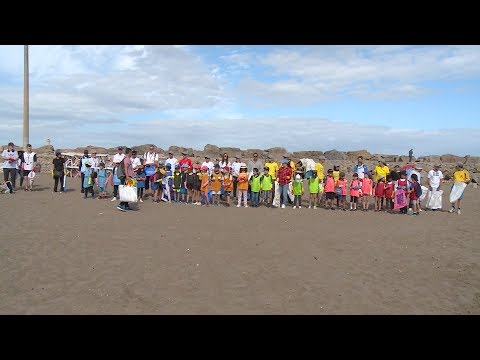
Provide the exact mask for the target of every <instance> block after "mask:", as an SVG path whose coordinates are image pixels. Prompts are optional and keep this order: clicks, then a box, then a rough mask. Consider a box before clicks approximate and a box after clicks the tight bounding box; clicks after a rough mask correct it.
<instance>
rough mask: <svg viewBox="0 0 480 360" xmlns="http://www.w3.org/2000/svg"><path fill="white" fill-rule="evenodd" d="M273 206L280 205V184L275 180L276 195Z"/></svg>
mask: <svg viewBox="0 0 480 360" xmlns="http://www.w3.org/2000/svg"><path fill="white" fill-rule="evenodd" d="M272 206H273V207H278V206H280V186H279V185H278V181H275V196H274V197H273V202H272Z"/></svg>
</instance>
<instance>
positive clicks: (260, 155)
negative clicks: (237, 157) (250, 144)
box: [242, 149, 268, 161]
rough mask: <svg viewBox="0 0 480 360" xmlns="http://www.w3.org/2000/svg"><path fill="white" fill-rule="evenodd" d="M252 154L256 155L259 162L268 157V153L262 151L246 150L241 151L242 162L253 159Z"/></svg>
mask: <svg viewBox="0 0 480 360" xmlns="http://www.w3.org/2000/svg"><path fill="white" fill-rule="evenodd" d="M254 153H257V154H258V158H259V159H260V160H263V159H265V158H266V157H267V155H268V153H266V152H264V151H263V150H262V149H247V150H244V151H242V157H243V161H246V160H248V159H251V158H253V154H254Z"/></svg>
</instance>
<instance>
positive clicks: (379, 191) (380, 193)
mask: <svg viewBox="0 0 480 360" xmlns="http://www.w3.org/2000/svg"><path fill="white" fill-rule="evenodd" d="M374 194H375V211H382V200H383V197H384V196H385V179H384V178H383V176H382V177H379V178H378V182H377V185H375V189H374Z"/></svg>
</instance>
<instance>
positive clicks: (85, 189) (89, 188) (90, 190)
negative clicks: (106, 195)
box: [83, 186, 95, 199]
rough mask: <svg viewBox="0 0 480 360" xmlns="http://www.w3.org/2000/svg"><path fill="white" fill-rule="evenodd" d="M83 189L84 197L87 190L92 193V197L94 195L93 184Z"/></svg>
mask: <svg viewBox="0 0 480 360" xmlns="http://www.w3.org/2000/svg"><path fill="white" fill-rule="evenodd" d="M83 190H84V192H85V196H84V197H85V199H86V198H87V196H88V193H89V192H90V193H92V198H93V197H95V194H94V193H93V186H89V187H87V188H84V189H83Z"/></svg>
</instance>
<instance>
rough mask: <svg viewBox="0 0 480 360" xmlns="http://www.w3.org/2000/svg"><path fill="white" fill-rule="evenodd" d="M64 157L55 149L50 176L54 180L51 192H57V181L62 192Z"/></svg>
mask: <svg viewBox="0 0 480 360" xmlns="http://www.w3.org/2000/svg"><path fill="white" fill-rule="evenodd" d="M65 161H66V160H65V158H64V157H63V156H62V152H61V151H60V150H57V151H55V158H54V159H53V161H52V164H53V169H52V176H53V179H54V181H55V184H54V187H53V192H57V188H58V183H60V192H64V191H65V189H64V188H63V177H64V176H65Z"/></svg>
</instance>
